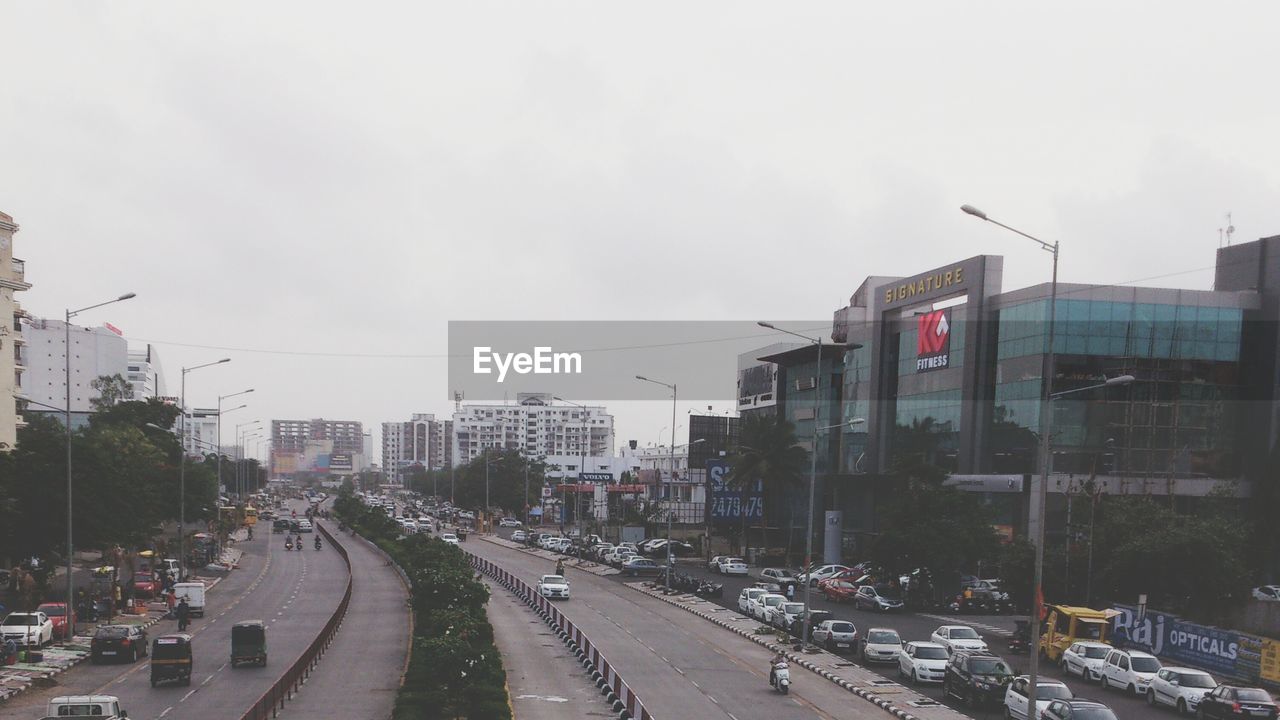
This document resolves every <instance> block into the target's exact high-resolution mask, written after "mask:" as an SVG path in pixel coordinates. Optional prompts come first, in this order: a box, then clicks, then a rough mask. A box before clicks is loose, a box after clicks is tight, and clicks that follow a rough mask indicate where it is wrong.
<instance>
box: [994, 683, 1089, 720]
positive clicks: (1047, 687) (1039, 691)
mask: <svg viewBox="0 0 1280 720" xmlns="http://www.w3.org/2000/svg"><path fill="white" fill-rule="evenodd" d="M1029 684H1030V678H1029V677H1028V676H1026V675H1019V676H1018V677H1016V678H1014V679H1013V682H1011V683H1009V688H1008V689H1007V690H1006V691H1005V694H1004V707H1005V717H1011V718H1015V719H1016V720H1036V718H1039V717H1040V715H1041V714H1042V713H1043V712H1044V711H1045V710H1046V709H1048V707H1049V703H1051V702H1053V701H1054V700H1070V699H1071V698H1073V697H1075V695H1073V694H1072V692H1071V689H1070V688H1068V687H1067V684H1066V683H1064V682H1062V681H1061V680H1051V679H1050V678H1047V677H1043V676H1041V677H1038V678H1036V709H1035V711H1034V712H1033V713H1031V715H1030V716H1029V717H1028V715H1027V710H1028V707H1027V705H1028V704H1029V700H1028V698H1027V690H1029V689H1030V688H1028V687H1027V686H1028V685H1029Z"/></svg>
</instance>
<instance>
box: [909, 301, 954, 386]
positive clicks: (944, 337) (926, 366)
mask: <svg viewBox="0 0 1280 720" xmlns="http://www.w3.org/2000/svg"><path fill="white" fill-rule="evenodd" d="M950 361H951V312H950V311H949V310H934V311H932V312H927V313H924V314H922V315H920V316H919V318H918V325H917V331H916V372H931V371H933V370H945V369H946V368H947V366H948V363H950Z"/></svg>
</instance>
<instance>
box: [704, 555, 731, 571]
mask: <svg viewBox="0 0 1280 720" xmlns="http://www.w3.org/2000/svg"><path fill="white" fill-rule="evenodd" d="M728 559H729V556H728V555H716V556H715V557H713V558H711V559H710V560H708V561H707V569H708V570H710V571H711V572H720V561H721V560H728Z"/></svg>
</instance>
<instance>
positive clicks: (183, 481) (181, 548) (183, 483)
mask: <svg viewBox="0 0 1280 720" xmlns="http://www.w3.org/2000/svg"><path fill="white" fill-rule="evenodd" d="M229 362H231V358H222V359H221V360H214V361H213V362H207V363H203V364H201V365H193V366H191V367H184V368H182V395H181V399H180V400H179V404H180V408H179V409H180V410H181V411H182V433H181V438H182V458H181V459H180V460H179V462H178V575H179V576H182V575H184V574H185V573H184V572H183V568H184V567H185V563H186V561H187V553H186V538H185V537H184V535H185V533H186V530H185V526H186V524H187V373H189V372H192V371H195V370H199V369H200V368H207V367H212V366H214V365H221V364H223V363H229Z"/></svg>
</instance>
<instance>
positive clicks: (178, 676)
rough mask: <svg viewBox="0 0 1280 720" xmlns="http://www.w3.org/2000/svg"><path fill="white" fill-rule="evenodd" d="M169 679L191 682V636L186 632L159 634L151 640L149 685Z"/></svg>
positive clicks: (185, 683) (183, 682)
mask: <svg viewBox="0 0 1280 720" xmlns="http://www.w3.org/2000/svg"><path fill="white" fill-rule="evenodd" d="M169 680H177V681H178V682H180V683H182V684H183V685H190V684H191V636H190V635H188V634H187V633H174V634H172V635H161V636H160V637H158V638H156V639H155V640H153V641H152V642H151V687H155V686H156V683H159V682H167V681H169Z"/></svg>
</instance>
